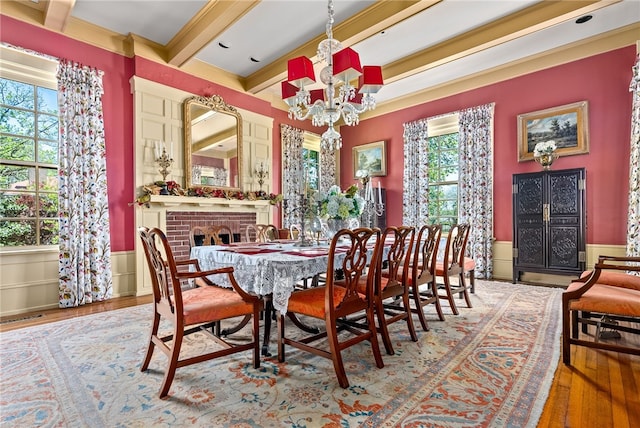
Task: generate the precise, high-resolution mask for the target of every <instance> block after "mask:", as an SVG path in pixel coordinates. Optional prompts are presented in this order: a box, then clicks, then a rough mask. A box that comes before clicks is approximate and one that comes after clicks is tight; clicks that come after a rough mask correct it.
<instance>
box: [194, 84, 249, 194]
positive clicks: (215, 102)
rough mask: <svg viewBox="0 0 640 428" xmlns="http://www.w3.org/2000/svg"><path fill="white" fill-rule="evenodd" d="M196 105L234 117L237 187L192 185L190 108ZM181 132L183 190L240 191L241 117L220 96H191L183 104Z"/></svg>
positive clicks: (241, 166) (241, 165)
mask: <svg viewBox="0 0 640 428" xmlns="http://www.w3.org/2000/svg"><path fill="white" fill-rule="evenodd" d="M193 105H198V106H201V107H205V108H210V109H211V110H214V111H217V112H220V113H224V114H228V115H231V116H234V117H235V118H236V122H237V130H236V131H237V136H238V137H237V141H236V144H237V153H238V186H235V187H233V186H209V185H203V184H193V183H192V182H191V180H192V173H191V167H192V164H191V154H192V151H191V146H192V144H191V106H193ZM183 113H184V115H183V131H184V177H185V188H187V189H192V188H205V189H207V188H208V189H223V190H232V191H241V190H242V169H243V163H242V115H240V112H238V110H237V109H236V108H235V107H233V106H231V105H229V104H227V103H225V102H224V100H223V99H222V97H221V96H220V95H212V96H210V97H201V96H193V97H190V98H187V99H186V100H184V102H183Z"/></svg>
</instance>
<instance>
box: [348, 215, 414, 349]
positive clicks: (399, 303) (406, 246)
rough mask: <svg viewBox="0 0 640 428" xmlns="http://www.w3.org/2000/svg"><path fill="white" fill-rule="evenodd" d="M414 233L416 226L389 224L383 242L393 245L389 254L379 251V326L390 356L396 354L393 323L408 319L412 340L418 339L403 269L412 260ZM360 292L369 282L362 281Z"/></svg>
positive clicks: (377, 305) (376, 296) (377, 291)
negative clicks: (410, 255)
mask: <svg viewBox="0 0 640 428" xmlns="http://www.w3.org/2000/svg"><path fill="white" fill-rule="evenodd" d="M414 235H415V228H414V227H411V226H399V227H394V226H389V227H387V228H386V229H385V231H384V234H383V235H382V241H383V243H384V242H386V243H387V245H388V243H389V242H390V241H392V244H391V245H390V247H389V251H388V253H387V255H386V256H385V257H382V251H380V254H379V255H380V257H381V260H378V261H377V263H378V266H377V274H376V277H375V284H374V296H375V300H374V302H375V306H376V314H377V316H378V329H379V331H380V335H381V336H382V342H383V343H384V347H385V350H386V351H387V354H389V355H393V354H394V353H395V352H394V350H393V345H392V344H391V338H390V336H389V327H388V326H389V324H392V323H394V322H396V321H401V320H406V323H407V329H408V330H409V334H410V335H411V340H413V341H414V342H417V341H418V335H417V334H416V329H415V328H414V326H413V317H412V315H411V303H410V301H409V286H408V284H407V282H406V280H405V279H404V278H403V277H404V274H403V270H404V269H403V268H404V266H405V264H406V262H407V260H408V257H407V255H408V254H410V253H411V247H412V245H413V240H414ZM358 291H359V292H361V293H364V292H366V283H364V282H363V281H360V286H359V287H358Z"/></svg>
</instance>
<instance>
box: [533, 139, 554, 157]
mask: <svg viewBox="0 0 640 428" xmlns="http://www.w3.org/2000/svg"><path fill="white" fill-rule="evenodd" d="M557 148H558V147H557V146H556V142H555V141H553V140H549V141H544V142H542V143H538V144H536V147H535V148H534V149H533V156H535V157H538V156H542V155H550V154H551V153H553V152H555V151H556V149H557Z"/></svg>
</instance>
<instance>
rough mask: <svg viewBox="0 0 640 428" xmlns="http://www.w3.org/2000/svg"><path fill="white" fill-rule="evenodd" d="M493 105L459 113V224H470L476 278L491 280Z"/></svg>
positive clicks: (470, 251) (471, 250) (470, 253)
mask: <svg viewBox="0 0 640 428" xmlns="http://www.w3.org/2000/svg"><path fill="white" fill-rule="evenodd" d="M493 110H494V103H491V104H485V105H482V106H478V107H472V108H469V109H466V110H462V111H460V112H459V122H458V153H459V175H458V183H459V184H458V188H459V196H458V198H459V203H458V221H459V222H460V223H469V224H471V230H470V232H469V241H468V242H467V253H468V255H469V257H471V258H473V260H475V262H476V269H475V276H476V277H477V278H486V279H491V278H492V277H493Z"/></svg>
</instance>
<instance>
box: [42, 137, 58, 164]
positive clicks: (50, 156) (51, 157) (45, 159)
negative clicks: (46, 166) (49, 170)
mask: <svg viewBox="0 0 640 428" xmlns="http://www.w3.org/2000/svg"><path fill="white" fill-rule="evenodd" d="M38 162H42V163H52V164H55V165H57V164H58V141H42V140H40V141H38Z"/></svg>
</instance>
